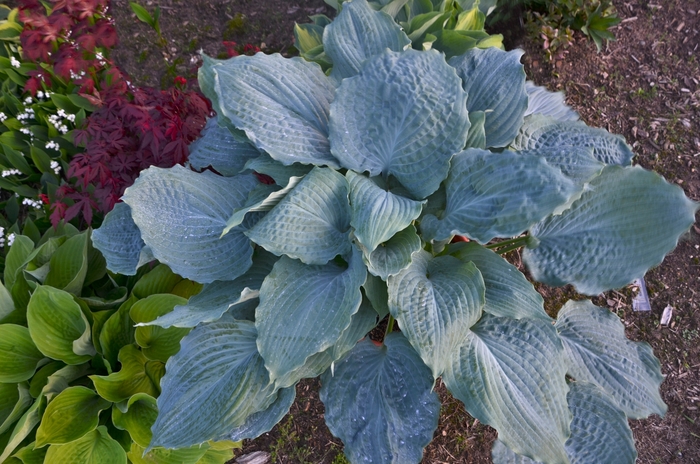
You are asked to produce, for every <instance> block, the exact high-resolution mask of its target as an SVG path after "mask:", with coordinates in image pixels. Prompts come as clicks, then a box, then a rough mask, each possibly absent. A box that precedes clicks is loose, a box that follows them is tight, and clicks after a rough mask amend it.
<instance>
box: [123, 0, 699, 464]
mask: <svg viewBox="0 0 700 464" xmlns="http://www.w3.org/2000/svg"><path fill="white" fill-rule="evenodd" d="M614 3H615V6H616V7H617V9H618V14H619V15H620V17H621V18H623V23H622V24H621V25H620V26H618V27H616V28H615V30H614V32H615V34H616V35H617V38H618V40H617V41H616V42H613V43H610V44H609V45H608V46H607V47H606V48H605V49H604V50H603V51H602V52H601V53H599V54H598V53H596V50H595V46H594V45H593V44H592V43H590V42H588V41H586V40H585V38H583V37H582V36H580V35H577V36H576V37H577V39H578V40H577V41H576V42H575V43H574V44H573V45H572V46H571V47H570V48H569V49H568V51H567V53H566V54H565V57H564V58H563V59H562V60H560V61H558V62H556V63H552V64H550V63H549V62H547V61H546V59H545V58H544V54H543V53H542V51H541V49H539V48H538V45H537V44H535V43H533V42H529V41H527V40H525V39H521V40H520V41H518V39H517V34H515V36H516V39H515V40H516V43H517V44H518V45H519V46H520V47H522V48H524V49H525V50H526V51H527V53H526V55H525V57H524V58H523V62H524V63H525V66H526V71H527V73H528V76H529V78H530V79H532V80H534V81H535V82H536V83H537V84H539V85H546V86H547V87H548V88H549V89H550V90H563V91H565V92H566V95H567V101H568V103H569V104H570V105H572V106H573V107H574V108H575V109H576V110H577V111H579V112H580V114H581V116H582V118H583V120H584V121H586V122H587V123H588V124H589V125H591V126H598V127H604V128H606V129H608V130H609V131H610V132H613V133H618V134H622V135H624V136H625V138H626V139H627V141H628V142H629V143H630V144H631V145H632V146H633V147H634V150H635V152H636V153H637V158H636V162H637V163H638V164H640V165H642V166H644V167H645V168H648V169H653V170H655V171H657V172H659V173H660V174H662V175H664V176H665V177H666V178H667V179H668V180H669V181H670V182H674V183H676V184H678V185H680V186H681V187H682V188H683V189H684V190H685V192H686V194H687V195H688V196H689V197H690V198H692V199H694V200H696V201H700V174H699V172H698V171H699V170H700V131H699V130H698V127H700V83H699V82H698V80H700V64H699V63H698V58H700V56H699V54H700V50H698V49H699V48H700V32H699V31H700V1H698V0H686V1H683V0H656V1H654V2H652V1H647V0H630V1H614ZM156 4H158V5H160V7H161V10H162V16H161V27H162V29H163V36H164V37H165V38H166V39H167V41H168V44H167V45H166V46H160V45H158V44H157V43H156V37H155V33H154V32H153V31H152V30H151V29H150V28H148V26H146V25H144V24H142V23H140V22H138V20H137V19H136V18H135V16H134V15H133V14H131V11H130V9H129V7H128V2H127V1H126V0H113V9H112V13H113V14H114V16H115V18H116V21H117V30H118V32H119V34H120V39H121V45H120V46H119V48H118V49H117V51H116V53H115V54H114V55H113V57H114V58H115V59H116V61H117V63H118V64H119V65H120V66H122V67H123V68H124V69H125V70H126V71H127V72H129V73H130V74H131V75H132V76H133V78H134V80H135V81H136V82H138V83H140V84H149V85H154V86H158V85H160V83H161V82H164V83H169V82H171V80H172V78H174V77H175V76H176V75H182V76H185V77H188V78H193V77H194V68H195V64H196V60H197V51H198V50H199V49H203V50H204V52H205V53H207V54H210V55H213V56H216V55H217V54H219V53H221V52H223V51H224V47H223V46H222V44H221V42H222V41H223V40H227V41H235V42H238V43H239V44H245V43H251V44H253V45H257V46H261V47H262V48H263V49H265V50H266V51H268V52H272V51H279V52H284V53H287V52H289V51H290V46H291V45H292V44H293V35H292V28H293V24H294V22H295V21H296V22H307V16H309V15H311V14H317V13H322V12H323V13H326V14H329V15H330V13H331V12H332V11H333V10H330V9H328V8H327V7H326V5H325V3H323V0H293V1H292V2H282V1H280V0H265V1H253V0H242V1H241V0H238V1H236V0H234V1H223V0H211V1H202V0H196V1H193V0H190V1H185V0H161V1H152V2H145V3H144V2H143V1H142V5H144V6H146V8H148V9H149V10H151V11H152V10H153V9H154V8H155V5H156ZM263 44H264V45H263ZM510 258H511V261H513V262H515V263H518V262H519V257H518V256H517V255H513V256H511V257H510ZM646 281H647V285H648V289H649V293H650V299H651V306H652V312H651V313H635V312H633V311H632V303H631V298H632V296H633V293H634V292H633V290H632V289H631V288H627V289H622V290H620V291H615V292H608V293H606V294H605V295H602V296H600V297H598V298H596V299H595V303H596V304H598V305H599V306H607V307H609V308H610V309H611V310H612V311H615V312H616V313H617V314H618V315H619V316H620V317H621V318H622V319H623V321H624V323H625V325H626V327H627V334H628V336H629V337H630V338H631V339H633V340H644V341H646V342H648V343H650V344H651V345H652V347H653V349H654V353H655V354H656V356H657V357H659V359H660V361H661V365H662V370H663V373H664V374H665V375H666V376H667V377H666V380H665V382H664V383H663V385H662V391H661V393H662V396H663V398H664V400H665V401H666V403H667V404H668V405H669V410H668V413H667V414H666V416H665V417H664V418H663V419H661V418H659V417H652V418H650V419H646V420H641V421H631V426H632V429H633V431H634V434H635V438H636V440H637V449H638V451H639V460H638V462H639V463H644V464H652V463H653V464H655V463H664V464H665V463H700V412H699V411H698V406H699V405H700V311H699V309H698V305H699V304H700V226H698V222H696V225H695V226H694V228H693V230H692V231H691V232H690V233H689V234H688V235H687V236H686V237H684V238H683V239H682V240H681V243H680V244H679V246H678V248H677V249H676V250H675V251H674V252H673V253H672V254H671V255H669V256H668V257H667V258H666V260H665V261H664V263H663V264H662V265H660V266H659V267H657V268H655V269H653V270H651V271H650V272H649V273H648V274H647V276H646ZM538 289H539V290H540V292H541V293H542V294H543V295H544V296H545V298H546V302H547V309H548V311H549V312H550V314H553V313H556V311H557V310H558V309H559V308H560V307H561V306H562V305H563V304H564V302H565V301H566V300H567V299H569V298H572V297H575V296H576V295H575V294H574V293H573V292H572V291H571V289H569V288H564V289H550V288H546V287H544V286H538ZM667 305H670V306H672V307H673V309H674V311H673V318H672V321H671V323H670V325H669V326H660V325H659V319H660V317H661V313H662V312H663V310H664V308H665V307H666V306H667ZM318 387H319V384H318V382H317V381H315V380H313V381H304V382H301V383H300V384H299V385H298V387H297V400H296V402H295V403H294V405H293V406H292V409H291V412H290V415H289V416H288V417H287V418H285V419H284V420H283V421H282V422H281V423H280V424H278V426H277V427H275V429H273V430H272V431H271V432H270V433H268V434H265V435H263V436H262V437H260V438H259V439H257V440H255V441H253V442H250V443H246V444H245V447H244V450H243V452H242V453H237V454H238V455H240V454H243V453H248V452H252V451H256V450H264V451H268V452H271V453H272V458H273V459H272V462H275V463H334V464H340V463H343V462H345V461H344V460H343V459H342V444H341V443H340V442H339V440H337V439H335V438H334V437H332V436H331V435H330V433H329V432H328V430H327V428H326V426H325V424H324V423H323V405H322V404H321V402H320V401H319V400H318ZM438 392H439V393H440V394H441V398H442V400H443V411H442V412H443V414H442V417H441V420H440V424H439V427H438V430H437V431H436V434H435V439H434V441H433V442H432V443H431V444H430V445H429V446H428V447H427V448H426V450H425V458H424V460H423V462H425V463H431V464H432V463H482V462H491V459H490V449H491V444H492V442H493V440H494V439H495V437H496V433H495V431H493V430H492V429H491V428H489V427H486V426H483V425H482V424H479V423H478V422H476V421H475V420H474V419H472V418H471V417H469V415H468V414H466V413H465V411H464V409H463V407H462V406H461V403H459V402H458V401H455V400H454V399H452V398H451V397H450V396H449V394H447V393H446V391H445V389H444V388H443V387H442V386H441V384H440V383H438Z"/></svg>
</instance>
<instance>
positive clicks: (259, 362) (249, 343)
mask: <svg viewBox="0 0 700 464" xmlns="http://www.w3.org/2000/svg"><path fill="white" fill-rule="evenodd" d="M256 338H257V331H256V330H255V326H254V325H253V323H252V322H249V321H236V322H221V321H219V322H212V323H208V324H202V325H200V326H198V327H195V328H194V329H193V330H192V332H190V333H189V334H188V335H187V336H186V337H185V338H183V339H182V343H181V345H182V347H181V349H180V351H179V352H178V353H177V354H176V355H175V356H173V357H172V358H170V359H169V360H168V363H167V365H166V370H167V373H166V374H165V377H163V379H162V381H161V388H162V393H161V394H160V396H159V397H158V411H159V414H158V419H156V422H155V424H154V425H153V428H152V431H153V439H152V440H151V443H150V445H149V446H150V447H151V448H153V447H155V446H162V447H165V448H182V447H188V446H191V445H194V444H197V443H203V442H205V441H207V440H221V439H225V438H227V434H228V432H229V431H230V430H232V429H234V428H235V427H239V426H241V425H243V424H244V423H245V420H246V419H247V418H248V417H249V416H250V415H251V414H254V413H256V412H258V411H261V410H263V409H266V408H267V407H268V406H269V405H270V404H271V403H272V402H273V401H274V400H275V396H274V395H273V392H274V391H275V390H274V387H273V386H272V385H271V384H270V379H269V376H268V373H267V370H266V369H265V365H264V364H263V359H262V357H261V356H260V354H259V353H258V349H257V347H256V345H255V339H256ZM183 424H187V426H186V427H183V426H182V425H183Z"/></svg>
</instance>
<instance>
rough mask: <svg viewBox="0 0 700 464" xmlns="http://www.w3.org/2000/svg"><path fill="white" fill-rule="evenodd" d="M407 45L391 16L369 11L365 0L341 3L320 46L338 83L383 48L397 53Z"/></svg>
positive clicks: (403, 35)
mask: <svg viewBox="0 0 700 464" xmlns="http://www.w3.org/2000/svg"><path fill="white" fill-rule="evenodd" d="M410 43H411V40H410V39H409V38H408V37H407V36H406V33H405V32H403V31H402V30H401V28H400V27H399V25H398V24H396V22H395V21H394V20H393V19H392V18H391V16H389V15H388V14H386V13H384V12H381V11H375V10H373V9H372V8H371V7H370V6H369V4H368V3H367V1H366V0H351V1H348V2H345V3H343V9H342V10H341V12H340V13H339V14H338V16H337V17H336V18H335V20H334V21H333V22H332V23H330V24H329V25H328V26H326V28H325V30H324V31H323V47H324V50H325V52H326V54H327V55H328V56H329V57H330V58H331V60H332V61H333V70H332V71H331V77H332V78H334V79H336V80H337V81H338V82H340V81H341V80H342V79H345V78H347V77H352V76H354V75H356V74H357V73H359V72H360V69H362V66H363V64H364V63H365V62H366V61H367V60H368V59H370V58H372V57H373V56H375V55H379V54H380V53H382V52H384V50H386V49H387V48H388V49H389V50H393V51H395V52H399V51H401V50H403V49H404V48H405V47H406V46H407V45H408V44H410Z"/></svg>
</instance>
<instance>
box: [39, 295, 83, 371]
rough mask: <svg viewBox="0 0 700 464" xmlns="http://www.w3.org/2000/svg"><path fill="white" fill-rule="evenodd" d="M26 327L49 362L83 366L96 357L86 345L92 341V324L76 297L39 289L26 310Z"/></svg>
mask: <svg viewBox="0 0 700 464" xmlns="http://www.w3.org/2000/svg"><path fill="white" fill-rule="evenodd" d="M27 325H28V326H29V334H30V335H31V336H32V340H34V344H35V345H36V347H37V348H39V351H41V352H42V353H44V355H45V356H48V357H49V358H52V359H59V360H61V361H63V362H64V363H66V364H82V363H84V362H86V361H88V360H89V359H90V358H92V356H93V355H94V354H95V351H94V348H93V349H92V350H90V348H91V347H92V345H90V344H87V345H86V344H85V343H84V342H86V341H89V340H90V335H91V334H90V324H88V321H87V319H86V318H85V315H84V314H83V312H82V310H81V309H80V305H78V303H76V302H75V300H74V299H73V296H72V295H71V294H70V293H67V292H65V291H63V290H59V289H57V288H53V287H48V286H45V285H39V286H37V288H36V290H34V293H33V294H32V297H31V299H30V300H29V305H28V306H27ZM78 347H80V350H76V348H78ZM77 351H81V352H84V353H86V354H76V352H77ZM90 351H91V352H90Z"/></svg>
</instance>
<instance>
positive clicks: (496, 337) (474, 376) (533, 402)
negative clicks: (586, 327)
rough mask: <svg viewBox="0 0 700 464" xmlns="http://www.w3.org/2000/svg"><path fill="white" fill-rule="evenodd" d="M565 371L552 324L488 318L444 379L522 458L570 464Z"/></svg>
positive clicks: (483, 320) (470, 408) (487, 316)
mask: <svg viewBox="0 0 700 464" xmlns="http://www.w3.org/2000/svg"><path fill="white" fill-rule="evenodd" d="M565 373H566V366H565V364H564V357H563V348H562V346H561V341H560V340H559V337H558V336H557V332H556V330H555V329H554V327H553V326H552V325H551V324H550V323H547V322H545V321H542V320H534V319H520V320H515V319H511V318H507V317H495V316H491V315H488V314H484V316H483V317H482V318H481V320H480V321H479V322H478V323H477V324H476V325H475V326H474V327H472V329H471V334H470V335H469V337H468V338H467V340H466V342H465V343H464V345H462V347H461V348H460V350H459V352H458V354H457V355H455V356H454V357H453V364H452V366H450V368H449V369H448V370H447V371H446V372H445V374H444V375H443V381H444V382H445V385H447V388H448V389H449V390H450V392H452V394H453V395H454V396H455V397H456V398H458V399H459V400H461V401H462V402H463V403H464V406H465V408H466V410H467V412H469V414H471V415H472V416H473V417H475V418H477V419H479V420H480V421H481V422H483V423H484V424H488V425H490V426H491V427H493V428H495V429H496V430H498V437H499V439H500V440H502V441H503V442H504V443H505V444H506V445H507V446H508V447H509V448H511V449H513V450H514V451H515V452H517V453H518V454H523V455H526V456H529V457H531V458H533V459H535V460H539V461H543V462H548V463H567V462H568V459H567V456H566V452H565V451H564V442H565V441H566V439H567V437H568V436H569V422H570V421H571V414H570V412H569V410H568V407H567V404H566V394H567V392H568V390H569V388H568V387H567V385H566V380H565Z"/></svg>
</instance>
